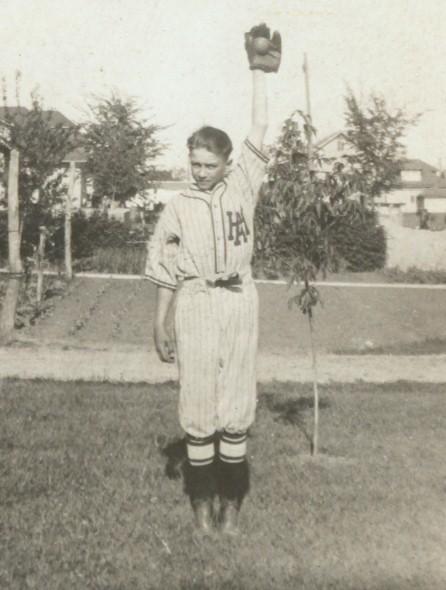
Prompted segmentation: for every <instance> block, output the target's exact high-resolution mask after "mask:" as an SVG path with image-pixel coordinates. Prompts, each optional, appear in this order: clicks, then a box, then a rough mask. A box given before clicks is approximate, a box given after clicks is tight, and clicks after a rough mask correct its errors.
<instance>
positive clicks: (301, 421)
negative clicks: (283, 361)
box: [259, 392, 330, 445]
mask: <svg viewBox="0 0 446 590" xmlns="http://www.w3.org/2000/svg"><path fill="white" fill-rule="evenodd" d="M262 407H264V408H266V409H267V410H269V411H270V412H271V413H272V414H275V418H274V422H279V423H280V424H286V425H290V426H296V427H297V428H298V429H299V430H300V431H301V432H302V434H303V435H304V436H305V438H306V439H307V441H308V442H309V443H310V445H311V444H312V443H313V438H312V433H311V432H309V431H308V429H307V425H306V419H305V414H306V413H307V412H308V410H313V408H314V399H313V397H299V398H295V397H292V398H287V399H285V400H283V399H282V400H278V399H277V394H275V393H268V392H264V393H263V394H262V396H261V397H260V399H259V408H262ZM329 407H330V402H329V401H328V400H327V399H326V398H322V399H319V410H325V409H327V408H329Z"/></svg>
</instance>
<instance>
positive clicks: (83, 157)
mask: <svg viewBox="0 0 446 590" xmlns="http://www.w3.org/2000/svg"><path fill="white" fill-rule="evenodd" d="M86 161H87V154H86V152H85V150H84V149H83V148H82V147H77V148H75V149H74V150H72V151H71V152H69V153H68V154H67V155H66V156H65V157H64V159H63V162H66V163H68V162H77V163H79V164H80V163H81V162H86Z"/></svg>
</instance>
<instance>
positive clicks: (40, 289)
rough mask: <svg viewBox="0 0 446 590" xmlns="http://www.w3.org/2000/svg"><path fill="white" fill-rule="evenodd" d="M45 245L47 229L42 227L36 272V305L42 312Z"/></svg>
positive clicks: (40, 228)
mask: <svg viewBox="0 0 446 590" xmlns="http://www.w3.org/2000/svg"><path fill="white" fill-rule="evenodd" d="M45 244H46V227H45V226H43V225H41V226H40V227H39V247H38V248H37V252H36V272H37V292H36V305H37V309H38V310H40V305H41V303H42V295H43V261H44V260H45Z"/></svg>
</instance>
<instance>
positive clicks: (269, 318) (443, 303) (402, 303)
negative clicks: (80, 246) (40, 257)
mask: <svg viewBox="0 0 446 590" xmlns="http://www.w3.org/2000/svg"><path fill="white" fill-rule="evenodd" d="M371 278H372V277H371V276H370V275H369V276H367V277H366V279H365V281H366V282H368V283H369V282H373V281H372V280H371ZM356 280H357V281H360V278H359V277H358V276H357V278H356ZM258 290H259V295H260V345H259V346H260V352H261V353H262V352H263V353H268V354H274V355H294V354H307V353H308V351H309V348H310V344H309V330H308V321H307V318H306V316H303V315H302V313H301V312H300V311H299V310H298V309H297V308H293V309H291V310H290V309H289V308H288V300H289V297H290V295H291V294H292V292H290V291H288V290H287V288H286V287H285V286H284V285H278V284H259V285H258ZM320 292H321V296H322V300H323V306H322V307H319V308H317V310H316V313H315V329H316V340H317V347H318V350H319V351H320V352H322V353H343V354H347V353H348V354H357V353H364V352H367V353H373V352H379V353H386V352H389V353H392V354H398V352H401V353H404V354H411V353H412V352H413V353H414V354H422V353H423V347H424V346H426V347H427V350H426V352H428V353H431V352H435V353H443V352H446V290H430V289H427V288H426V289H424V288H423V289H405V288H398V289H383V288H379V287H373V286H370V287H367V288H358V287H353V286H352V287H344V286H342V287H331V286H321V287H320ZM154 306H155V289H154V287H153V286H152V284H151V283H149V282H147V281H141V280H111V279H77V280H75V281H74V283H73V284H72V286H71V287H70V289H69V291H68V293H67V295H66V296H65V297H64V298H63V299H62V300H61V301H60V302H58V304H57V306H56V307H55V309H54V310H53V312H52V313H51V315H49V316H47V317H45V318H42V319H41V320H40V321H39V322H37V323H36V324H35V325H34V326H30V327H28V328H26V329H23V330H20V331H19V338H20V339H21V340H22V341H23V340H29V341H34V342H38V343H61V344H63V345H65V346H68V347H95V348H98V347H99V348H102V349H119V348H122V347H124V348H125V347H128V346H132V347H134V346H136V347H138V346H141V347H143V348H144V349H147V350H153V343H152V325H153V312H154ZM429 343H430V344H429ZM432 343H435V346H434V347H432Z"/></svg>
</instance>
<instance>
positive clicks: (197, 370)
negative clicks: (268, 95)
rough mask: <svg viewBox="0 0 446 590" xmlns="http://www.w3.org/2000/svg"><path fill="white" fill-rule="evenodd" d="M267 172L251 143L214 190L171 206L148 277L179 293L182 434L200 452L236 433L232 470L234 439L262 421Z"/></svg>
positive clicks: (152, 249) (153, 247)
mask: <svg viewBox="0 0 446 590" xmlns="http://www.w3.org/2000/svg"><path fill="white" fill-rule="evenodd" d="M266 163H267V158H266V156H265V155H264V154H263V153H262V152H260V151H259V150H258V149H257V148H256V147H255V146H254V145H253V144H252V143H251V142H250V141H249V140H248V139H247V140H245V142H244V143H243V145H242V150H241V154H240V158H239V160H238V162H237V164H236V165H235V166H234V168H233V169H232V170H231V171H230V172H229V174H228V175H227V176H226V177H225V178H224V179H223V180H222V181H220V182H219V183H217V184H216V185H215V186H214V187H213V188H212V189H211V190H205V191H204V190H200V189H199V188H198V186H197V185H196V184H192V185H191V186H190V188H189V189H188V190H186V191H185V192H184V193H182V194H179V195H178V196H175V197H173V198H172V199H171V200H170V201H169V202H168V203H167V205H166V206H165V208H164V210H163V212H162V214H161V216H160V219H159V221H158V224H157V226H156V228H155V232H154V234H153V236H152V238H151V240H150V241H149V244H148V257H147V265H146V277H147V278H148V279H150V280H151V281H153V282H154V283H155V284H157V285H160V286H164V287H168V288H171V289H175V290H177V293H176V297H175V337H176V348H177V360H178V366H179V377H180V400H179V417H180V423H181V426H182V428H183V429H184V430H185V432H186V433H187V434H188V435H189V436H190V437H191V438H196V439H197V440H198V441H199V443H200V444H201V441H203V440H204V439H206V437H210V436H212V435H213V434H214V433H215V432H216V431H218V430H224V431H225V432H227V433H228V437H227V440H226V446H225V447H224V448H222V449H221V452H222V453H224V454H225V455H226V457H227V459H228V461H231V448H232V446H231V442H232V441H231V434H232V435H233V436H235V437H236V436H237V433H244V432H245V431H246V430H247V428H248V427H249V426H250V425H251V423H252V422H253V419H254V413H255V405H256V377H255V359H256V352H257V340H258V296H257V290H256V287H255V285H254V282H253V280H252V276H251V258H252V254H253V237H254V228H253V220H254V209H255V205H256V200H257V195H258V192H259V189H260V186H261V183H262V180H263V178H264V176H265V169H266ZM238 442H239V443H243V441H241V440H240V441H238ZM200 444H197V449H196V452H197V454H196V461H197V463H199V462H200ZM222 444H224V443H222ZM238 446H239V445H238ZM204 460H205V457H203V461H204Z"/></svg>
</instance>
